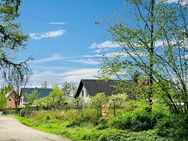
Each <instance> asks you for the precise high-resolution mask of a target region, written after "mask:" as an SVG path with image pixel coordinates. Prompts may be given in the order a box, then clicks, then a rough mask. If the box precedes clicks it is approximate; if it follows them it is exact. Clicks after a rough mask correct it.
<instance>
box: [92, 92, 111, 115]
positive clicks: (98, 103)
mask: <svg viewBox="0 0 188 141" xmlns="http://www.w3.org/2000/svg"><path fill="white" fill-rule="evenodd" d="M90 103H91V106H92V107H94V108H96V110H97V112H96V113H97V116H98V117H101V115H102V105H104V104H107V103H108V97H107V96H106V95H105V94H104V93H97V94H96V95H95V96H93V97H92V98H91V100H90Z"/></svg>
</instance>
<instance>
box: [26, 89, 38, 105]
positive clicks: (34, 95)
mask: <svg viewBox="0 0 188 141" xmlns="http://www.w3.org/2000/svg"><path fill="white" fill-rule="evenodd" d="M26 95H27V100H28V102H29V104H30V105H32V104H33V102H34V101H35V100H36V99H38V92H37V91H36V90H34V91H32V93H31V94H26Z"/></svg>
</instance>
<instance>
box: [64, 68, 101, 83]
mask: <svg viewBox="0 0 188 141" xmlns="http://www.w3.org/2000/svg"><path fill="white" fill-rule="evenodd" d="M98 70H99V69H98V68H83V69H77V70H73V71H69V72H66V73H64V74H63V76H64V78H63V79H64V80H65V81H68V82H70V81H72V82H78V81H80V80H81V79H94V78H96V77H95V76H97V75H98Z"/></svg>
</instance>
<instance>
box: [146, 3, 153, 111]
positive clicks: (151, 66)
mask: <svg viewBox="0 0 188 141" xmlns="http://www.w3.org/2000/svg"><path fill="white" fill-rule="evenodd" d="M154 4H155V0H151V25H150V26H151V30H150V33H151V34H150V52H149V92H148V102H149V108H150V111H152V105H153V102H152V95H153V67H154V39H153V36H154Z"/></svg>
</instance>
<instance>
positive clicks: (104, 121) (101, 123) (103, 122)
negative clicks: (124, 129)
mask: <svg viewBox="0 0 188 141" xmlns="http://www.w3.org/2000/svg"><path fill="white" fill-rule="evenodd" d="M106 128H108V119H107V118H100V119H99V120H98V126H97V129H99V130H101V129H106Z"/></svg>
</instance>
